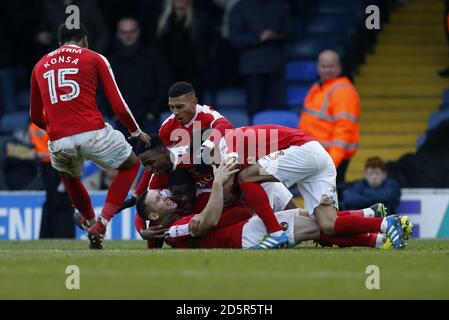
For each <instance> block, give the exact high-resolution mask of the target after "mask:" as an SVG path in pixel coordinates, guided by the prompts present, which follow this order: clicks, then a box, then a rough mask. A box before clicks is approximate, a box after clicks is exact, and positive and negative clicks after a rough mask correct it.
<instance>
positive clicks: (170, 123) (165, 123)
mask: <svg viewBox="0 0 449 320" xmlns="http://www.w3.org/2000/svg"><path fill="white" fill-rule="evenodd" d="M177 123H179V121H177V120H176V119H175V115H174V114H171V115H170V116H169V117H168V118H167V119H165V120H164V121H163V122H162V124H161V128H160V129H159V131H160V132H161V131H165V130H168V129H169V128H172V127H173V126H176V125H177Z"/></svg>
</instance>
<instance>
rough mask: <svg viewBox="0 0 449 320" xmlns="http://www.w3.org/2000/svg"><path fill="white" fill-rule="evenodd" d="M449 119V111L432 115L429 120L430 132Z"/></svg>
mask: <svg viewBox="0 0 449 320" xmlns="http://www.w3.org/2000/svg"><path fill="white" fill-rule="evenodd" d="M447 119H449V110H444V111H438V112H434V113H432V115H431V116H430V118H429V130H432V129H434V128H436V127H438V125H439V124H440V123H441V122H442V121H444V120H447Z"/></svg>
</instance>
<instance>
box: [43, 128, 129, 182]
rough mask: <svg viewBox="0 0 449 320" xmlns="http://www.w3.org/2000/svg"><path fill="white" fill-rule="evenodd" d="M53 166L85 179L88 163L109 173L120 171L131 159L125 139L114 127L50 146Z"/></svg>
mask: <svg viewBox="0 0 449 320" xmlns="http://www.w3.org/2000/svg"><path fill="white" fill-rule="evenodd" d="M48 147H49V150H50V158H51V164H52V166H53V168H55V169H56V170H58V171H60V172H64V173H68V174H70V175H71V176H72V177H74V178H80V177H81V176H82V175H83V162H84V160H92V161H93V162H94V163H95V164H96V165H98V166H99V167H101V168H103V169H105V170H109V169H111V170H115V169H118V168H119V167H120V166H121V165H122V164H123V163H124V162H125V161H126V160H127V159H128V158H129V156H130V155H131V152H132V147H131V145H130V144H129V143H128V142H127V141H126V138H125V136H124V135H123V134H122V133H121V132H120V131H117V130H114V129H113V128H112V127H111V125H109V124H108V123H106V127H105V128H103V129H100V130H94V131H88V132H83V133H78V134H75V135H73V136H68V137H64V138H61V139H59V140H56V141H50V142H49V143H48Z"/></svg>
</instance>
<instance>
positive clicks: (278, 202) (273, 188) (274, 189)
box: [260, 182, 293, 212]
mask: <svg viewBox="0 0 449 320" xmlns="http://www.w3.org/2000/svg"><path fill="white" fill-rule="evenodd" d="M260 185H261V186H262V188H264V189H265V192H266V193H267V196H268V200H269V201H270V206H271V207H272V208H273V211H274V212H277V211H282V210H284V209H285V207H286V206H287V205H288V203H289V202H290V200H292V198H293V195H292V193H291V192H290V191H289V190H288V189H287V187H286V186H285V185H284V184H283V183H282V182H265V183H261V184H260Z"/></svg>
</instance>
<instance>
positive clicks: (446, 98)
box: [441, 89, 449, 104]
mask: <svg viewBox="0 0 449 320" xmlns="http://www.w3.org/2000/svg"><path fill="white" fill-rule="evenodd" d="M441 103H442V104H449V89H446V90H444V91H443V95H442V96H441Z"/></svg>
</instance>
